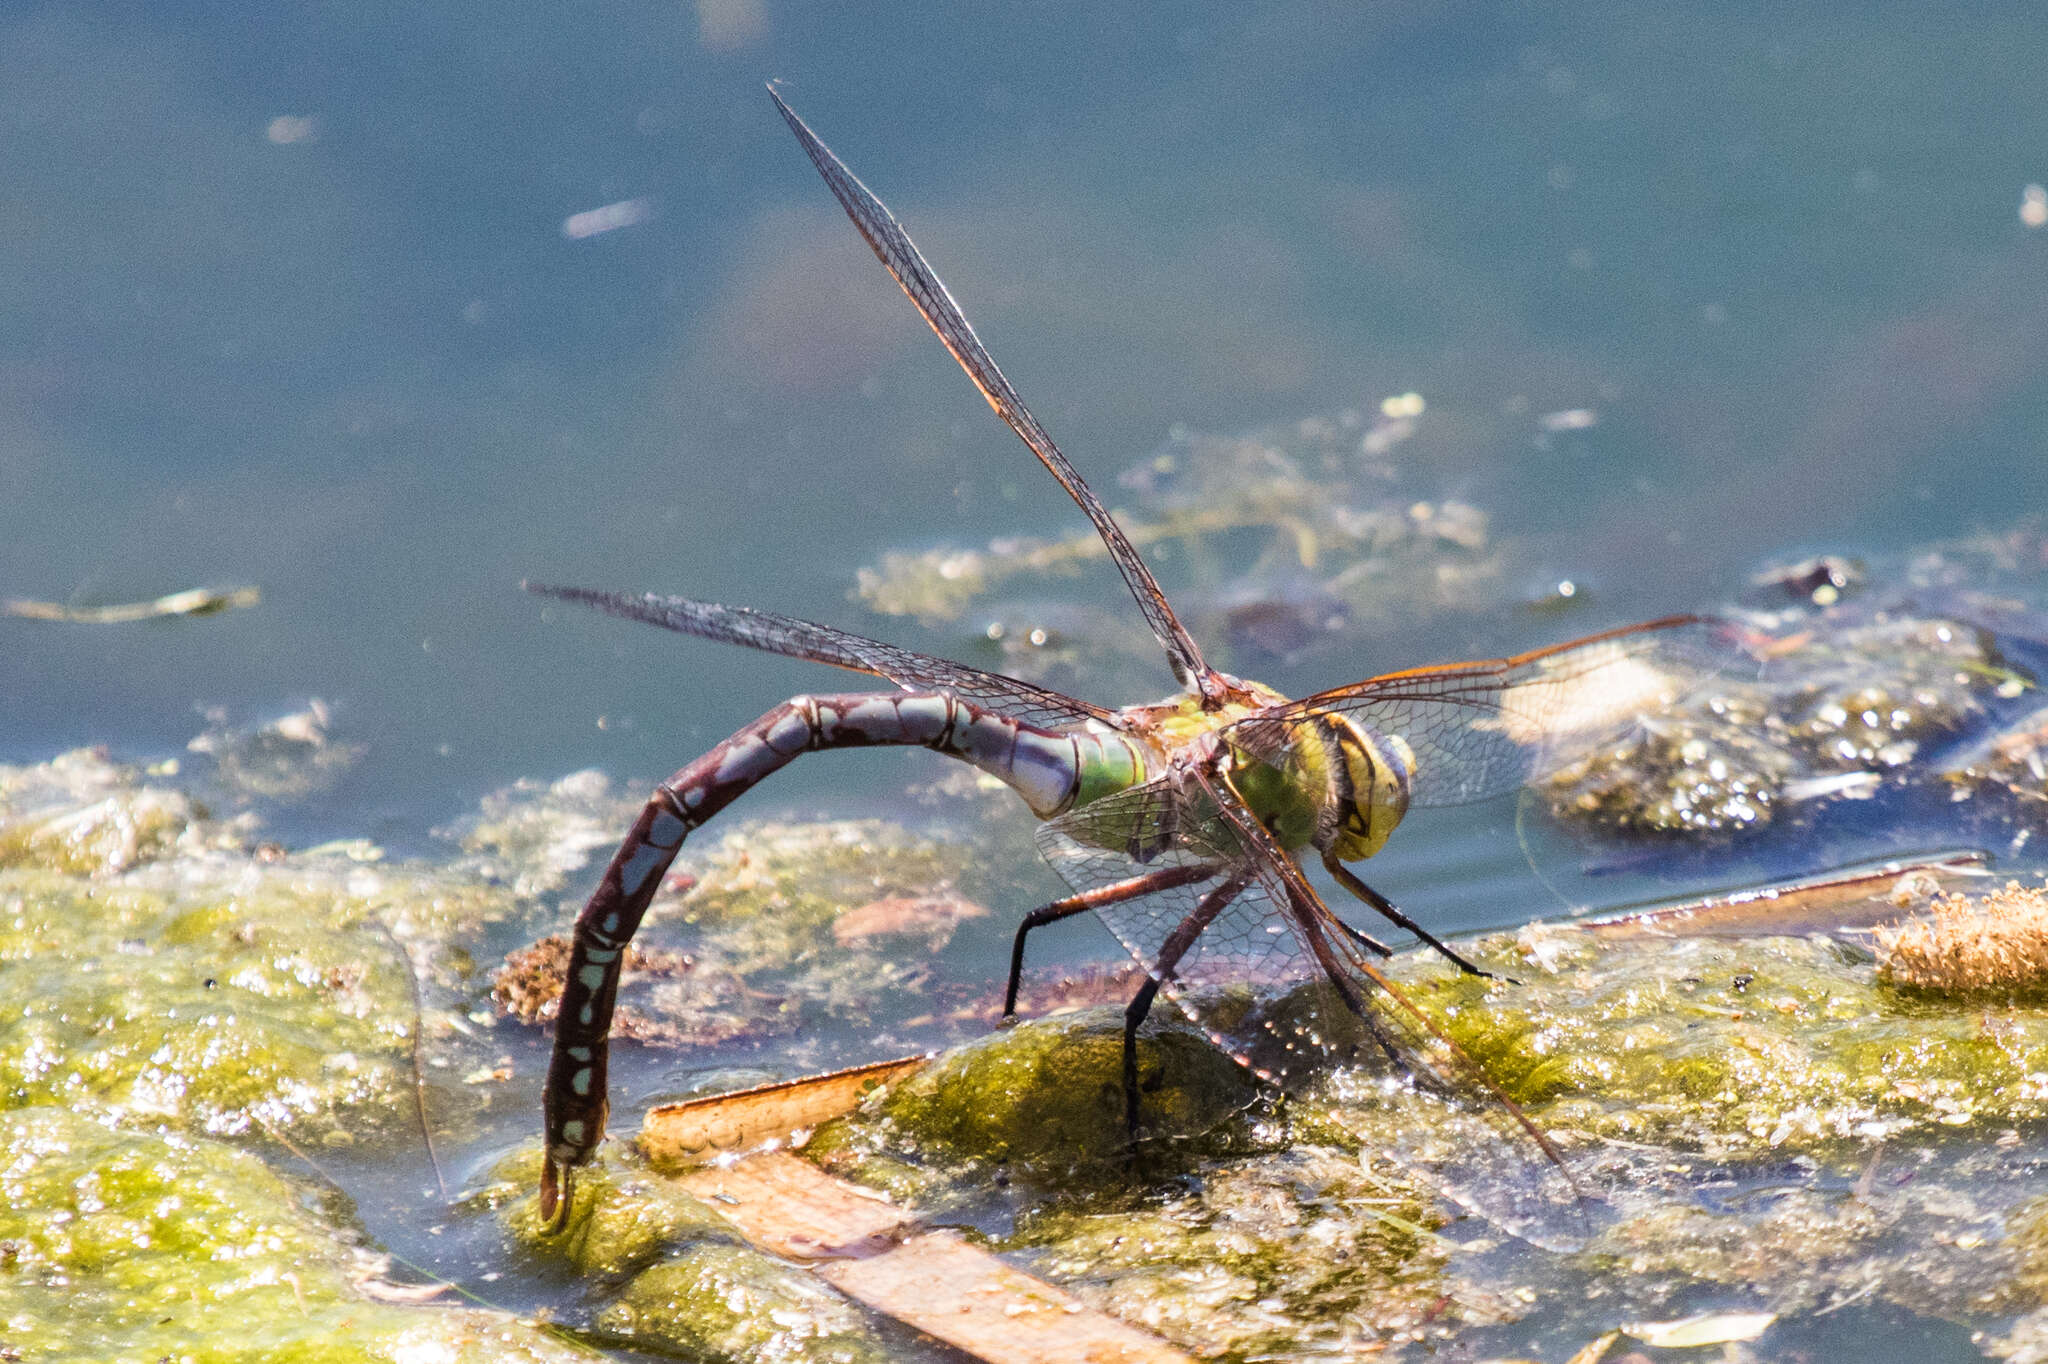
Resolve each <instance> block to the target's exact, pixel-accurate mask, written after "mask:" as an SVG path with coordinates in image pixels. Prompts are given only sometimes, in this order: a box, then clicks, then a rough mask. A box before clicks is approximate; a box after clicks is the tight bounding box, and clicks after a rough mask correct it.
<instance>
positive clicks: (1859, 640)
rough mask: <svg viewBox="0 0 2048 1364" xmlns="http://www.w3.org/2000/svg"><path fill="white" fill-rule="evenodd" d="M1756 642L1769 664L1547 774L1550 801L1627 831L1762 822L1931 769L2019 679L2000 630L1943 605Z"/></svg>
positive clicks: (1728, 677)
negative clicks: (1956, 615)
mask: <svg viewBox="0 0 2048 1364" xmlns="http://www.w3.org/2000/svg"><path fill="white" fill-rule="evenodd" d="M1761 647H1762V651H1763V652H1764V653H1766V654H1767V661H1766V662H1765V663H1764V664H1763V665H1762V666H1761V667H1760V668H1757V669H1750V670H1746V671H1745V670H1741V669H1730V670H1729V671H1727V672H1725V673H1724V674H1723V675H1722V676H1721V677H1719V678H1717V679H1716V683H1715V685H1713V686H1711V687H1707V688H1702V689H1701V690H1700V691H1699V692H1698V693H1697V694H1696V695H1695V696H1694V697H1693V698H1692V699H1691V701H1690V702H1688V703H1687V704H1686V705H1684V706H1682V707H1680V708H1678V709H1677V710H1676V711H1675V712H1674V713H1672V714H1669V715H1664V716H1659V717H1657V718H1656V720H1655V721H1654V722H1652V723H1648V724H1645V725H1643V726H1642V727H1641V728H1640V729H1639V730H1637V731H1636V732H1635V733H1633V734H1631V735H1629V736H1627V737H1626V738H1625V739H1624V740H1622V741H1621V742H1618V743H1614V744H1608V745H1603V746H1601V747H1600V748H1598V749H1596V750H1593V751H1591V752H1589V753H1587V754H1586V755H1585V756H1584V757H1582V758H1581V759H1579V760H1578V761H1575V762H1573V763H1570V764H1568V765H1566V766H1564V767H1562V768H1561V769H1560V770H1558V771H1557V772H1556V773H1554V774H1552V775H1551V776H1550V777H1549V778H1548V779H1547V780H1545V781H1544V782H1542V783H1541V785H1540V788H1539V789H1540V791H1541V794H1542V795H1543V797H1544V801H1545V805H1546V807H1547V808H1548V809H1549V811H1550V813H1551V814H1552V815H1553V816H1554V817H1556V818H1558V819H1561V820H1566V821H1575V822H1580V823H1584V824H1589V825H1592V826H1594V827H1597V828H1601V829H1604V830H1607V831H1611V832H1616V833H1626V834H1639V833H1652V834H1698V833H1712V834H1737V833H1743V832H1749V831H1754V830H1758V829H1762V828H1763V827H1765V826H1767V825H1769V824H1770V823H1772V822H1773V821H1774V820H1775V819H1777V818H1779V817H1780V815H1781V814H1782V813H1783V812H1784V811H1786V810H1787V809H1788V808H1790V807H1793V806H1796V805H1800V804H1805V803H1809V802H1811V801H1812V800H1813V799H1814V798H1815V796H1816V795H1819V796H1826V795H1832V794H1838V793H1841V792H1844V791H1848V792H1851V793H1853V794H1859V795H1867V794H1869V792H1870V791H1871V790H1873V789H1874V788H1875V787H1877V786H1879V785H1882V784H1883V783H1886V782H1892V783H1907V782H1913V781H1918V780H1922V779H1923V778H1924V777H1925V776H1927V775H1931V774H1929V773H1928V772H1927V771H1926V769H1927V768H1928V766H1929V765H1928V764H1927V763H1926V762H1925V761H1924V757H1925V754H1926V752H1927V750H1929V749H1930V748H1932V747H1934V746H1935V745H1937V744H1939V743H1941V742H1943V741H1946V740H1948V739H1951V738H1954V737H1956V736H1958V735H1960V734H1962V733H1963V732H1964V731H1965V730H1966V728H1967V727H1968V726H1970V725H1971V724H1973V723H1975V722H1977V721H1978V720H1980V719H1981V718H1982V717H1984V716H1985V715H1986V714H1987V713H1988V710H1989V707H1990V706H1991V705H1992V704H1993V703H1994V701H1995V700H1996V699H2000V697H2001V689H2005V690H2007V691H2009V690H2010V687H2009V682H2010V679H2011V676H2012V675H2011V673H2010V672H2009V670H2007V669H2006V668H2004V666H2003V664H2002V661H2001V657H2000V655H1999V653H1998V651H1997V646H1996V643H1995V641H1994V640H1993V638H1992V637H1991V636H1990V635H1989V634H1988V633H1987V632H1985V631H1983V630H1980V629H1977V628H1974V627H1971V626H1968V625H1963V624H1959V623H1958V622H1955V621H1952V620H1948V619H1945V618H1941V617H1932V618H1922V617H1906V618H1892V617H1888V616H1883V615H1880V616H1879V617H1878V618H1875V619H1869V618H1865V617H1864V616H1863V615H1862V614H1861V613H1860V612H1849V613H1840V614H1823V615H1821V616H1819V617H1817V618H1815V619H1812V620H1808V621H1804V622H1802V628H1800V629H1798V630H1797V631H1795V632H1793V633H1791V634H1789V635H1787V636H1785V637H1783V638H1776V639H1771V640H1769V641H1768V642H1761ZM1844 779H1855V780H1854V782H1853V783H1851V782H1849V781H1846V780H1844Z"/></svg>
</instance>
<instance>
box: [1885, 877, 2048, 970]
mask: <svg viewBox="0 0 2048 1364" xmlns="http://www.w3.org/2000/svg"><path fill="white" fill-rule="evenodd" d="M1877 949H1878V972H1879V974H1880V975H1881V976H1882V977H1883V978H1884V979H1885V980H1888V981H1891V982H1892V983H1894V984H1897V985H1907V986H1911V987H1913V988H1915V989H1919V990H1930V991H1939V992H1943V993H1951V994H1954V993H1964V994H1967V993H1972V992H1984V991H1998V992H2001V993H2005V992H2012V991H2039V990H2042V989H2043V988H2044V987H2048V893H2043V891H2042V890H2041V889H2040V888H2039V887H2037V886H2022V885H2020V884H2019V883H2018V882H2017V881H2008V882H2006V883H2005V885H2004V886H2003V887H2001V888H2000V889H1997V890H1993V891H1991V892H1989V893H1987V894H1984V895H1971V896H1964V895H1940V896H1937V897H1935V900H1934V903H1933V904H1932V905H1931V906H1930V908H1929V913H1928V915H1927V917H1924V918H1916V919H1911V920H1908V921H1906V922H1905V923H1902V924H1899V925H1897V926H1896V927H1893V928H1885V929H1879V930H1878V932H1877Z"/></svg>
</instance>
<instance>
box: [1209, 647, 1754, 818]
mask: <svg viewBox="0 0 2048 1364" xmlns="http://www.w3.org/2000/svg"><path fill="white" fill-rule="evenodd" d="M1753 663H1754V660H1752V659H1751V658H1750V656H1749V655H1747V654H1746V653H1744V652H1743V651H1742V649H1741V647H1740V640H1739V634H1738V632H1737V630H1736V627H1734V626H1733V625H1732V624H1730V623H1729V622H1727V621H1722V620H1717V619H1715V618H1713V617H1708V616H1669V617H1666V618H1665V619H1662V620H1653V621H1648V622H1645V623H1643V624H1640V625H1628V626H1623V627H1621V628H1619V629H1615V630H1607V631H1603V632H1602V633H1600V634H1597V635H1589V636H1587V637H1586V638H1584V639H1577V640H1573V641H1571V642H1570V643H1567V644H1558V645H1553V646H1551V647H1550V648H1547V649H1537V650H1535V651H1533V652H1530V653H1526V654H1517V655H1515V656H1514V657H1512V658H1493V659H1484V660H1480V661H1478V662H1472V663H1451V664H1445V665H1442V666H1438V667H1431V668H1413V669H1409V670H1407V671H1404V672H1397V673H1387V674H1384V675H1383V676H1380V677H1375V678H1371V679H1369V680H1368V681H1364V682H1358V683H1354V684H1352V685H1350V686H1347V687H1337V688H1333V689H1332V690H1330V691H1325V692H1318V693H1316V694H1315V695H1314V696H1305V697H1302V698H1300V699H1299V700H1295V701H1288V702H1284V703H1282V704H1280V705H1277V706H1273V707H1270V708H1269V709H1266V710H1263V711H1260V712H1259V713H1258V714H1256V715H1254V716H1251V717H1250V718H1248V719H1245V720H1241V721H1239V722H1238V723H1237V724H1235V725H1233V726H1231V727H1230V729H1229V730H1228V731H1227V733H1228V735H1229V738H1230V741H1231V742H1232V743H1234V744H1236V745H1237V746H1238V747H1240V748H1242V749H1244V750H1245V751H1247V752H1250V753H1253V754H1256V755H1258V756H1261V757H1266V758H1271V757H1273V756H1275V755H1277V754H1279V753H1281V752H1282V751H1284V750H1285V748H1286V747H1287V745H1288V744H1289V743H1291V742H1292V741H1293V737H1294V734H1295V732H1296V731H1295V728H1294V727H1295V725H1296V724H1298V723H1299V722H1300V721H1302V720H1304V719H1306V718H1308V717H1309V716H1312V715H1342V716H1344V717H1346V718H1347V719H1350V720H1351V721H1353V722H1354V723H1356V724H1359V725H1362V726H1364V727H1365V728H1367V729H1370V730H1373V731H1375V732H1377V733H1380V734H1384V735H1389V736H1393V737H1397V738H1400V739H1402V740H1404V741H1405V742H1406V743H1407V744H1408V747H1409V749H1410V750H1411V751H1412V752H1413V754H1414V764H1413V767H1412V770H1411V771H1410V773H1409V779H1410V788H1409V795H1408V803H1409V804H1410V805H1411V806H1419V805H1462V804H1466V803H1468V802H1471V801H1476V800H1485V799H1488V798H1489V797H1492V796H1497V795H1501V794H1503V793H1505V792H1508V791H1512V790H1514V789H1515V788H1516V787H1518V786H1520V785H1522V784H1523V783H1524V782H1526V781H1529V780H1531V779H1532V778H1534V777H1538V776H1541V775H1543V774H1544V773H1545V772H1547V771H1549V770H1552V769H1554V768H1555V767H1558V766H1561V765H1562V764H1563V763H1565V762H1568V761H1570V760H1571V759H1572V758H1574V757H1576V756H1578V755H1580V754H1583V753H1585V752H1588V751H1590V750H1591V749H1593V748H1595V747H1597V746H1599V745H1600V744H1602V743H1605V742H1608V741H1610V740H1612V739H1615V738H1618V737H1620V736H1621V735H1623V734H1625V733H1627V732H1628V731H1629V730H1631V729H1633V728H1634V727H1636V726H1637V725H1639V724H1641V723H1643V721H1644V719H1645V717H1649V716H1654V715H1655V714H1656V713H1658V712H1659V711H1665V710H1669V709H1670V708H1671V707H1673V706H1675V705H1677V704H1678V703H1680V702H1681V701H1683V700H1684V699H1685V698H1686V697H1688V696H1692V695H1695V694H1697V693H1698V692H1699V691H1700V690H1701V689H1702V688H1703V687H1706V686H1708V685H1710V684H1711V683H1712V682H1713V681H1714V680H1715V679H1716V678H1717V677H1720V676H1722V675H1724V674H1727V673H1729V672H1731V671H1733V670H1738V669H1740V668H1741V667H1743V666H1744V665H1745V664H1748V665H1752V666H1753Z"/></svg>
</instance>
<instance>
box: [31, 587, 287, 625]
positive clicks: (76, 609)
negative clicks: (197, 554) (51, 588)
mask: <svg viewBox="0 0 2048 1364" xmlns="http://www.w3.org/2000/svg"><path fill="white" fill-rule="evenodd" d="M262 600H263V592H262V590H261V589H260V588H254V587H228V588H211V587H194V588H189V589H187V590H186V591H183V592H172V593H169V594H167V595H165V596H161V597H157V598H154V599H152V600H150V601H140V602H127V603H124V604H123V605H120V606H66V605H65V604H64V603H62V602H53V601H25V600H23V599H21V598H19V597H16V598H10V599H8V600H5V601H0V615H8V616H19V617H20V618H22V619H23V620H58V621H68V622H70V623H72V624H74V625H127V624H130V623H131V622H134V621H138V620H155V619H157V618H158V617H161V616H211V615H214V614H216V613H218V612H221V611H231V610H233V609H235V608H236V607H240V606H254V605H256V604H257V603H258V602H261V601H262Z"/></svg>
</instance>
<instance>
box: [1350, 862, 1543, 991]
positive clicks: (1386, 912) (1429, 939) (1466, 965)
mask: <svg viewBox="0 0 2048 1364" xmlns="http://www.w3.org/2000/svg"><path fill="white" fill-rule="evenodd" d="M1323 867H1324V869H1325V870H1327V871H1328V872H1329V873H1330V875H1331V876H1333V877H1335V878H1336V881H1337V884H1338V885H1340V886H1342V887H1344V889H1346V890H1348V891H1350V892H1351V893H1352V894H1353V895H1356V896H1357V897H1358V898H1359V899H1361V900H1363V901H1365V903H1366V904H1368V905H1371V906H1372V907H1373V908H1374V909H1375V910H1378V911H1379V912H1380V914H1382V915H1383V916H1385V917H1386V918H1388V919H1390V920H1392V921H1393V922H1394V923H1395V924H1396V925H1397V926H1399V927H1401V928H1405V929H1407V930H1408V931H1409V932H1410V933H1413V934H1414V935H1415V936H1416V937H1418V938H1420V939H1422V941H1423V942H1425V943H1427V944H1428V945H1429V946H1430V947H1432V948H1435V949H1436V951H1437V952H1439V953H1440V954H1442V956H1443V957H1444V958H1445V959H1446V960H1448V961H1450V962H1451V963H1452V964H1453V965H1455V966H1456V967H1457V968H1458V969H1459V970H1460V971H1463V972H1464V973H1465V974H1466V975H1468V976H1482V977H1484V978H1485V979H1487V980H1504V981H1506V982H1507V983H1508V984H1510V985H1519V984H1520V983H1521V982H1520V981H1517V980H1515V979H1514V978H1513V977H1511V976H1503V975H1498V974H1496V973H1495V972H1492V971H1488V970H1485V969H1484V968H1482V967H1478V966H1474V965H1473V964H1472V963H1471V962H1470V961H1467V960H1466V959H1465V958H1464V957H1463V956H1462V955H1460V954H1459V953H1458V952H1456V951H1455V950H1453V949H1452V948H1450V947H1449V946H1447V945H1446V944H1445V943H1444V942H1443V940H1442V939H1440V938H1438V937H1437V936H1436V935H1435V934H1434V933H1431V932H1430V931H1429V930H1428V929H1426V928H1424V927H1423V926H1422V925H1421V924H1419V923H1416V922H1415V920H1413V919H1411V918H1409V917H1408V916H1407V915H1406V914H1403V913H1402V912H1401V910H1400V908H1399V907H1398V906H1397V905H1395V903H1394V902H1393V901H1392V900H1389V899H1388V898H1387V897H1386V896H1384V895H1382V894H1380V893H1379V892H1378V891H1376V890H1374V889H1373V888H1372V887H1371V886H1368V885H1367V884H1366V883H1365V882H1363V881H1361V880H1359V879H1358V878H1357V877H1356V876H1354V875H1353V874H1352V872H1351V869H1350V868H1349V867H1346V866H1345V865H1344V864H1343V863H1342V862H1339V861H1338V860H1337V859H1336V858H1335V857H1334V856H1332V855H1331V854H1329V853H1324V854H1323ZM1339 922H1342V921H1341V920H1340V921H1339ZM1344 927H1345V930H1346V931H1347V932H1353V933H1354V935H1355V930H1353V929H1352V928H1351V926H1350V925H1349V924H1345V925H1344ZM1382 952H1383V953H1384V949H1382Z"/></svg>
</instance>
